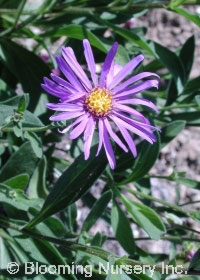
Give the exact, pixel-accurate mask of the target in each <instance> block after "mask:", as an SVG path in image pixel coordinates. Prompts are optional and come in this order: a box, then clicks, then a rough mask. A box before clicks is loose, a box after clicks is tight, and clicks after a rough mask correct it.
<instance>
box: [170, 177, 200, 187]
mask: <svg viewBox="0 0 200 280" xmlns="http://www.w3.org/2000/svg"><path fill="white" fill-rule="evenodd" d="M174 181H176V182H177V183H179V184H183V185H185V186H187V187H189V188H194V189H197V190H199V189H200V182H198V181H196V180H193V179H190V178H184V177H183V178H182V177H179V178H175V179H174Z"/></svg>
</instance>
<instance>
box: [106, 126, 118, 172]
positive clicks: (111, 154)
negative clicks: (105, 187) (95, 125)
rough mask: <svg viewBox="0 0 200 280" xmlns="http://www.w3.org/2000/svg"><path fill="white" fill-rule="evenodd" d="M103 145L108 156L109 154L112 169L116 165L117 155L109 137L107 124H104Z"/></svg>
mask: <svg viewBox="0 0 200 280" xmlns="http://www.w3.org/2000/svg"><path fill="white" fill-rule="evenodd" d="M103 145H104V148H105V151H106V156H107V159H108V162H109V164H110V167H111V168H112V169H114V168H115V165H116V161H115V156H114V152H113V148H112V145H111V143H110V140H109V137H108V132H107V130H106V127H105V125H104V129H103Z"/></svg>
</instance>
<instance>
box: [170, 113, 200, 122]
mask: <svg viewBox="0 0 200 280" xmlns="http://www.w3.org/2000/svg"><path fill="white" fill-rule="evenodd" d="M170 118H171V120H172V121H175V120H183V121H186V123H187V125H194V126H200V113H199V111H196V112H184V113H176V114H171V115H170Z"/></svg>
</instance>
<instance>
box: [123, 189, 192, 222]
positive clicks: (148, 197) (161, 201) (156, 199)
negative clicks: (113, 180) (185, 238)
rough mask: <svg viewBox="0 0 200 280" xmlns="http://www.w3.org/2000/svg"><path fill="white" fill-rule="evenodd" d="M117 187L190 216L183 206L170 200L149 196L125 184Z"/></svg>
mask: <svg viewBox="0 0 200 280" xmlns="http://www.w3.org/2000/svg"><path fill="white" fill-rule="evenodd" d="M118 188H120V189H123V190H126V191H127V192H129V193H131V194H133V195H137V196H140V197H143V198H145V199H148V200H151V201H155V202H158V203H160V204H162V205H165V206H167V207H169V208H172V209H174V210H176V211H178V212H180V213H182V214H184V215H187V216H188V217H190V213H189V212H187V211H186V210H185V209H183V208H182V207H180V206H177V205H175V204H172V203H170V202H167V201H165V200H162V199H159V198H156V197H153V196H151V195H148V194H145V193H141V192H138V191H135V190H132V189H130V188H128V187H126V186H118Z"/></svg>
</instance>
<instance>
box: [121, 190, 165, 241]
mask: <svg viewBox="0 0 200 280" xmlns="http://www.w3.org/2000/svg"><path fill="white" fill-rule="evenodd" d="M120 199H121V200H122V202H123V204H124V206H125V207H126V210H127V211H128V213H129V214H130V216H131V217H132V218H133V220H134V221H135V222H136V223H137V224H138V225H139V226H140V227H141V228H143V229H144V231H146V233H147V234H148V235H149V236H150V237H151V238H152V239H154V240H159V239H160V236H161V235H162V234H164V233H165V232H166V229H165V226H164V224H163V222H162V220H161V219H160V217H159V216H158V215H157V213H156V212H155V211H154V210H152V209H151V208H149V207H147V206H146V205H144V204H141V203H139V202H136V201H133V200H130V199H128V198H126V196H124V195H122V194H121V195H120Z"/></svg>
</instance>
